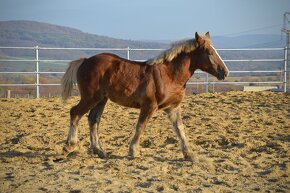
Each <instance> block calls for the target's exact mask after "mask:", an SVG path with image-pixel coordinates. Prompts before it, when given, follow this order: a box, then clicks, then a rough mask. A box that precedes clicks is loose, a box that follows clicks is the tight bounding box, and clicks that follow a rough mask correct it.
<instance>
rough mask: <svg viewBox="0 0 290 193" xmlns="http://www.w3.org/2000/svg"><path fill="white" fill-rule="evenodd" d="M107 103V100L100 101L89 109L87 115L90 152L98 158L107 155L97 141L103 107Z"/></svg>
mask: <svg viewBox="0 0 290 193" xmlns="http://www.w3.org/2000/svg"><path fill="white" fill-rule="evenodd" d="M107 101H108V98H105V99H103V100H102V101H100V102H99V103H98V104H97V105H96V106H95V107H94V108H92V109H91V111H90V113H89V117H88V120H89V126H90V139H91V150H92V151H93V153H94V154H97V155H98V156H99V157H100V158H106V157H107V155H106V153H105V152H104V150H103V149H102V147H101V144H100V141H99V134H98V131H99V124H100V121H101V116H102V114H103V111H104V108H105V105H106V103H107Z"/></svg>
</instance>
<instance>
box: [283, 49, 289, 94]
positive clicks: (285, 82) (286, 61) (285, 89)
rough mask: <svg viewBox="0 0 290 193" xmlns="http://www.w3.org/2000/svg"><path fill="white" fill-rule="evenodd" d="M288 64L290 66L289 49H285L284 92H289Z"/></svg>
mask: <svg viewBox="0 0 290 193" xmlns="http://www.w3.org/2000/svg"><path fill="white" fill-rule="evenodd" d="M287 64H288V48H287V46H286V47H285V48H284V81H283V84H284V92H287Z"/></svg>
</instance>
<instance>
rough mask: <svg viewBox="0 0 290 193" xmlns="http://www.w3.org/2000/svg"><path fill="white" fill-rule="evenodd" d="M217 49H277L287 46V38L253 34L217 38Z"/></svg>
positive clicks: (214, 39) (215, 41) (215, 42)
mask: <svg viewBox="0 0 290 193" xmlns="http://www.w3.org/2000/svg"><path fill="white" fill-rule="evenodd" d="M212 39H213V42H214V44H215V47H216V48H277V47H284V46H285V42H286V40H285V38H284V37H282V36H281V35H274V34H254V35H253V34H252V35H242V36H235V37H223V36H215V37H213V38H212Z"/></svg>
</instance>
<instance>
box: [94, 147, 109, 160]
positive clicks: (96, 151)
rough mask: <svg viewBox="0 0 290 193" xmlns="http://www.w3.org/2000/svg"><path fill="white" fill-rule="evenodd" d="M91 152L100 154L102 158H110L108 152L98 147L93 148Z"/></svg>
mask: <svg viewBox="0 0 290 193" xmlns="http://www.w3.org/2000/svg"><path fill="white" fill-rule="evenodd" d="M91 152H92V153H93V154H95V155H98V156H99V158H101V159H106V158H108V155H107V153H106V152H104V151H103V150H101V149H98V148H92V150H91Z"/></svg>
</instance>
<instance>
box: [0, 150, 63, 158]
mask: <svg viewBox="0 0 290 193" xmlns="http://www.w3.org/2000/svg"><path fill="white" fill-rule="evenodd" d="M58 155H59V154H45V153H36V152H32V151H26V152H20V151H15V150H12V151H6V152H0V159H3V158H16V157H26V158H46V159H47V158H50V157H55V156H58Z"/></svg>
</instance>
